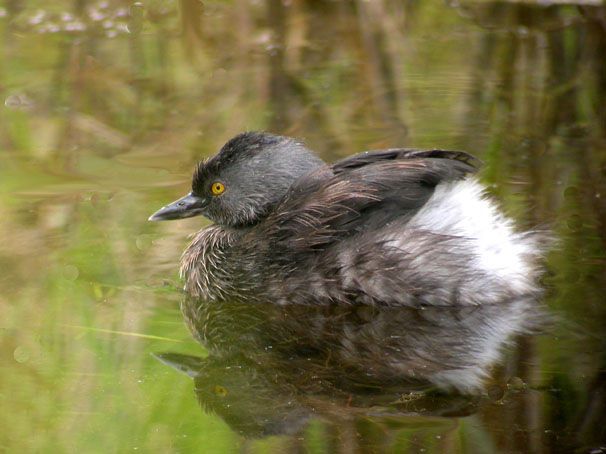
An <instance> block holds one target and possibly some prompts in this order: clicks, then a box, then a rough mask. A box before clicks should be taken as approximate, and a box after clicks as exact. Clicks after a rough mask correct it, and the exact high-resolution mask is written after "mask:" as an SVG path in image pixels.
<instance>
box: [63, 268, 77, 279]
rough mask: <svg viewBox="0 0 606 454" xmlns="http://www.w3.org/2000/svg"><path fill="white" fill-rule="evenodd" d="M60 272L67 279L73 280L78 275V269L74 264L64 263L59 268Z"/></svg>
mask: <svg viewBox="0 0 606 454" xmlns="http://www.w3.org/2000/svg"><path fill="white" fill-rule="evenodd" d="M61 274H62V275H63V277H64V278H65V279H67V280H68V281H75V280H76V279H78V276H79V275H80V270H78V267H77V266H75V265H65V266H64V267H63V270H61Z"/></svg>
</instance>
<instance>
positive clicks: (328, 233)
mask: <svg viewBox="0 0 606 454" xmlns="http://www.w3.org/2000/svg"><path fill="white" fill-rule="evenodd" d="M476 163H477V160H475V158H473V157H472V156H471V155H469V154H467V153H464V152H458V151H444V150H426V151H424V150H407V149H390V150H379V151H372V152H365V153H361V154H359V155H356V156H352V157H350V158H347V159H344V160H342V161H339V162H337V163H335V164H333V165H332V166H329V167H328V168H324V169H321V170H320V171H319V172H318V173H315V174H312V175H309V176H308V177H304V178H303V179H301V180H299V181H298V182H297V183H296V184H295V185H294V186H293V188H291V190H290V191H289V194H288V195H287V196H286V197H285V199H284V200H283V202H282V203H281V204H280V205H279V206H278V208H277V209H276V211H275V212H274V213H273V214H272V215H270V217H269V218H268V220H267V222H265V223H264V226H263V228H264V230H266V232H265V233H266V238H270V239H271V241H272V243H274V244H272V247H273V248H274V250H280V249H284V250H285V251H288V252H289V253H290V254H292V253H309V252H313V251H314V250H316V249H318V248H322V249H323V248H325V247H327V246H328V245H330V244H331V243H333V242H334V241H339V240H342V239H344V238H347V237H349V236H351V235H352V234H356V233H360V232H363V231H368V230H372V229H376V228H380V227H382V226H384V225H385V224H388V223H390V222H393V221H396V220H397V221H400V222H403V221H405V220H406V219H409V218H410V217H411V216H412V215H414V213H416V211H418V209H419V208H421V207H422V206H423V205H424V204H425V202H427V200H428V199H429V198H430V197H431V195H432V194H433V191H434V188H435V187H436V186H437V185H438V184H439V183H441V182H443V181H453V180H458V179H462V178H464V176H465V175H467V174H469V173H473V172H475V171H476V169H477V167H476Z"/></svg>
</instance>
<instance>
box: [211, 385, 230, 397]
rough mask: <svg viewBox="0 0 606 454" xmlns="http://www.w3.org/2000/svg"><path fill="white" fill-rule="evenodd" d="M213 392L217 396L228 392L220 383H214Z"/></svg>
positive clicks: (225, 394) (223, 395)
mask: <svg viewBox="0 0 606 454" xmlns="http://www.w3.org/2000/svg"><path fill="white" fill-rule="evenodd" d="M213 392H214V393H215V394H216V395H217V396H219V397H225V396H227V394H228V392H227V388H225V387H223V386H221V385H215V387H214V388H213Z"/></svg>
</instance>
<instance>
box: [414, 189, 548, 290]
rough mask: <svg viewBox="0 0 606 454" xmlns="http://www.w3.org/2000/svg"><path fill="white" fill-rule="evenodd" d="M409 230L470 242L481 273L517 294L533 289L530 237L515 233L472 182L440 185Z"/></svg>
mask: <svg viewBox="0 0 606 454" xmlns="http://www.w3.org/2000/svg"><path fill="white" fill-rule="evenodd" d="M408 227H409V228H413V229H420V230H428V231H431V232H435V233H438V234H442V235H450V236H458V237H463V238H466V239H467V240H471V241H470V242H469V244H470V246H471V247H473V248H475V251H473V252H474V255H475V257H476V260H477V262H476V266H477V267H478V268H479V269H481V270H485V271H486V272H489V273H490V274H492V275H494V276H497V277H499V278H500V279H502V280H503V281H504V282H506V283H507V285H508V287H509V288H510V289H511V290H513V291H514V292H520V293H524V292H526V291H529V290H532V289H533V288H534V277H535V276H534V274H535V273H534V270H533V264H532V258H533V257H536V255H537V253H538V250H537V247H536V246H535V244H534V242H533V241H532V240H531V239H530V238H529V237H528V236H524V235H523V234H520V233H517V232H515V230H514V228H513V224H512V222H511V221H510V220H509V219H507V218H506V217H505V216H503V215H502V214H501V213H500V211H499V210H498V208H497V207H496V205H495V204H494V203H493V202H492V201H491V200H489V199H488V198H487V197H486V195H485V193H484V187H483V186H482V185H481V184H480V183H479V182H478V181H477V180H475V179H473V178H469V179H467V180H463V181H456V182H449V183H442V184H440V185H438V186H437V187H436V190H435V192H434V194H433V195H432V197H431V198H430V199H429V201H428V202H427V203H426V204H425V205H424V206H423V208H421V210H419V212H418V213H417V214H416V215H415V216H414V217H413V218H412V219H411V220H410V222H409V224H408Z"/></svg>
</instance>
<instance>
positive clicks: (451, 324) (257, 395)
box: [156, 298, 541, 437]
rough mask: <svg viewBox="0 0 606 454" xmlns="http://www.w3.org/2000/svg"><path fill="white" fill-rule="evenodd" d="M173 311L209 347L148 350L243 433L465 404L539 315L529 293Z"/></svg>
mask: <svg viewBox="0 0 606 454" xmlns="http://www.w3.org/2000/svg"><path fill="white" fill-rule="evenodd" d="M183 312H184V315H185V317H186V320H187V322H188V324H189V326H190V328H191V329H192V332H193V333H194V336H195V337H196V338H197V340H198V341H200V342H201V343H202V344H203V345H205V346H206V348H207V349H208V350H209V353H210V354H209V356H208V357H207V358H199V357H194V356H188V355H180V354H176V353H160V354H157V355H156V356H157V357H158V358H159V359H160V360H161V361H163V362H164V363H166V364H168V365H170V366H173V367H175V368H176V369H178V370H181V371H182V372H185V373H187V374H188V375H189V376H191V377H192V378H193V379H194V382H195V391H196V395H197V398H198V400H199V402H200V404H201V406H202V407H203V408H204V409H205V410H206V411H210V412H212V413H215V414H217V415H219V416H220V417H221V418H222V419H224V420H225V421H226V422H227V423H228V424H229V425H230V427H231V428H232V429H234V430H235V431H236V432H238V433H240V434H242V435H244V436H248V437H262V436H268V435H276V434H293V433H296V432H298V431H300V430H301V429H302V428H303V427H305V425H306V423H307V422H308V421H309V420H310V419H311V418H316V417H323V418H326V419H328V420H331V421H339V420H341V419H346V420H348V419H351V418H352V417H355V416H360V415H365V416H372V417H375V418H390V417H395V416H397V417H400V416H407V415H408V416H410V415H416V416H419V415H423V416H443V417H446V416H450V417H454V416H465V415H469V414H471V413H473V412H475V411H476V409H477V408H478V405H479V404H480V403H481V402H482V400H483V399H485V398H484V397H482V394H483V393H482V392H481V391H482V390H483V383H484V382H485V380H486V378H487V377H489V375H490V372H491V368H492V366H494V365H495V363H497V362H498V360H499V359H500V356H501V354H502V353H503V351H504V348H505V347H506V346H507V345H508V344H509V343H510V342H511V341H512V339H513V338H514V337H515V336H516V335H518V334H522V333H526V332H529V331H532V330H534V329H535V328H536V326H537V325H538V323H539V322H540V319H541V314H540V311H539V310H538V309H537V308H536V303H535V302H533V301H530V300H528V301H525V300H516V301H513V302H511V303H510V304H505V305H480V306H475V307H458V308H452V307H451V308H448V307H424V308H419V309H413V308H405V307H369V306H358V307H343V306H323V307H309V306H296V305H292V306H276V305H272V304H267V305H265V304H261V305H251V304H245V303H219V304H217V303H213V304H208V303H205V302H201V301H199V300H195V299H192V298H187V299H186V300H185V301H184V304H183Z"/></svg>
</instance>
